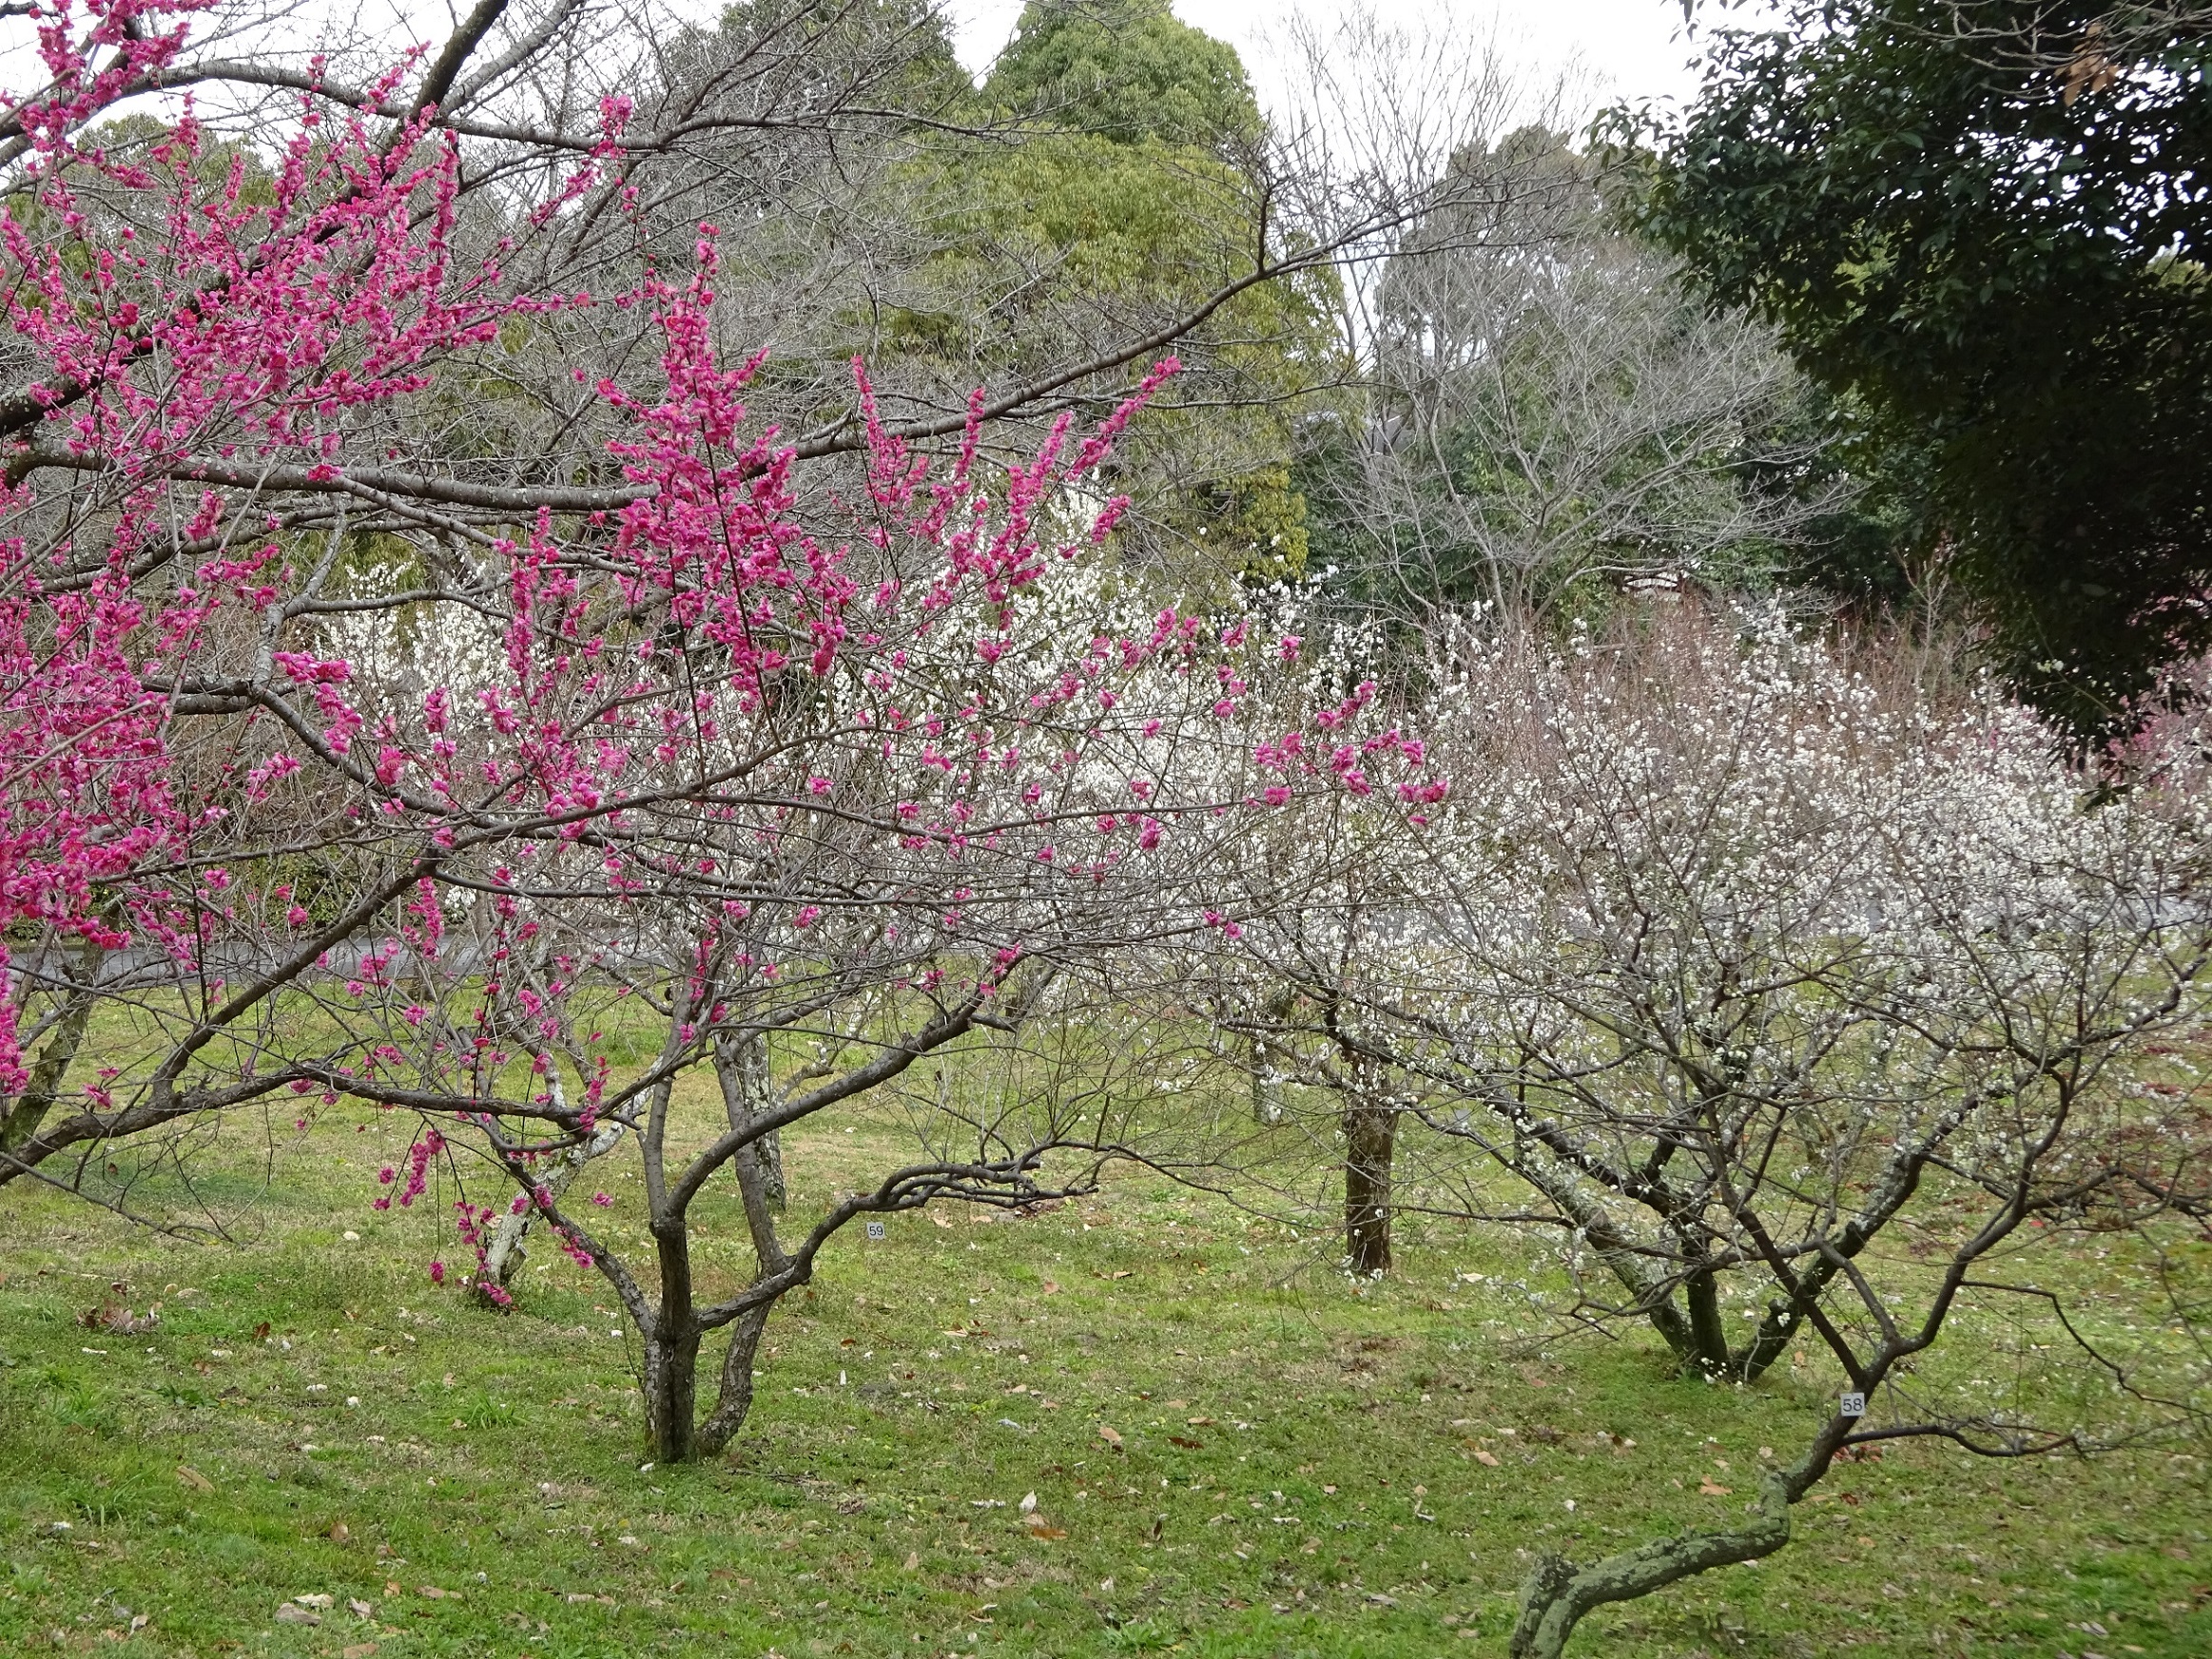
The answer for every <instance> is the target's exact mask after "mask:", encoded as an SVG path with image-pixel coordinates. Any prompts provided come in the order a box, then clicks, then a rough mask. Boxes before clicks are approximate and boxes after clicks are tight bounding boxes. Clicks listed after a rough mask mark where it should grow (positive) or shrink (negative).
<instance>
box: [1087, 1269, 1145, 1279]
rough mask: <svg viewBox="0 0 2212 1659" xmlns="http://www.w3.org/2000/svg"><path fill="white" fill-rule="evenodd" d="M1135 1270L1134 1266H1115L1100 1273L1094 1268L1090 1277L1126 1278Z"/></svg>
mask: <svg viewBox="0 0 2212 1659" xmlns="http://www.w3.org/2000/svg"><path fill="white" fill-rule="evenodd" d="M1135 1271H1136V1269H1135V1268H1134V1267H1117V1268H1116V1269H1115V1270H1114V1271H1113V1272H1111V1273H1100V1272H1098V1271H1097V1270H1096V1269H1095V1268H1094V1269H1093V1270H1092V1273H1091V1277H1092V1278H1094V1279H1127V1278H1128V1277H1129V1276H1130V1275H1131V1274H1133V1273H1135Z"/></svg>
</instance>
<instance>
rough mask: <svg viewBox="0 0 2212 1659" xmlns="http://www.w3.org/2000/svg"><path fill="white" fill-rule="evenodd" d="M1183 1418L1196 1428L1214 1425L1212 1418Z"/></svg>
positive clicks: (1207, 1427)
mask: <svg viewBox="0 0 2212 1659" xmlns="http://www.w3.org/2000/svg"><path fill="white" fill-rule="evenodd" d="M1183 1420H1184V1421H1185V1422H1186V1423H1189V1424H1190V1425H1191V1427H1193V1428H1194V1429H1210V1428H1212V1427H1213V1418H1184V1419H1183Z"/></svg>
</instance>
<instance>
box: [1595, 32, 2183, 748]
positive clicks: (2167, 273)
mask: <svg viewBox="0 0 2212 1659" xmlns="http://www.w3.org/2000/svg"><path fill="white" fill-rule="evenodd" d="M2189 10H2192V9H2187V8H2182V9H2172V8H2168V9H2162V10H2152V9H2145V8H2127V9H2124V10H2123V11H2122V12H2119V13H2112V14H2110V15H2109V16H2108V17H2107V16H2106V15H2105V12H2106V9H2105V7H2104V6H2102V5H2091V4H2085V3H2062V4H2058V5H2049V4H2043V3H2040V0H2039V3H2037V4H2032V5H2030V4H2012V3H2006V0H1949V3H1938V0H1841V3H1838V4H1817V3H1814V0H1794V3H1793V4H1791V5H1789V6H1788V7H1786V8H1785V9H1784V11H1783V13H1782V16H1781V18H1780V20H1779V22H1778V25H1777V26H1776V27H1773V28H1769V29H1721V30H1718V31H1717V32H1716V33H1715V34H1714V35H1713V36H1712V37H1711V40H1712V45H1711V48H1710V54H1709V57H1708V59H1707V65H1706V70H1705V82H1704V86H1703V88H1702V91H1701V93H1700V95H1699V97H1698V101H1697V102H1696V104H1695V105H1694V106H1692V107H1691V108H1690V109H1689V111H1688V112H1687V114H1686V115H1684V116H1683V117H1681V118H1680V119H1678V120H1667V119H1658V120H1653V119H1650V118H1633V117H1627V116H1620V117H1617V118H1616V121H1617V125H1618V126H1619V128H1620V130H1621V132H1622V133H1623V134H1624V135H1625V136H1627V137H1629V138H1630V139H1631V140H1632V141H1633V142H1634V143H1635V144H1636V145H1639V146H1640V148H1641V150H1642V153H1643V154H1644V156H1645V158H1646V159H1647V160H1648V161H1649V163H1650V169H1649V174H1648V180H1647V183H1648V186H1649V187H1648V189H1647V191H1646V192H1645V194H1644V196H1643V199H1642V203H1641V206H1640V218H1641V222H1642V224H1643V227H1644V228H1645V229H1646V230H1647V231H1648V232H1649V233H1651V234H1652V235H1654V236H1655V237H1657V238H1658V239H1659V241H1661V242H1663V243H1664V244H1665V245H1667V246H1669V247H1670V248H1672V249H1674V250H1675V251H1676V252H1678V254H1680V255H1681V256H1682V257H1683V258H1684V260H1686V261H1687V264H1688V267H1689V270H1690V272H1691V273H1692V275H1693V277H1694V278H1695V280H1698V281H1699V282H1700V283H1701V284H1702V285H1703V286H1704V287H1705V289H1706V290H1707V291H1708V293H1709V294H1710V295H1711V296H1712V297H1713V298H1714V299H1717V300H1718V301H1719V302H1721V303H1723V304H1728V305H1742V306H1746V307H1749V308H1750V309H1752V310H1753V311H1754V312H1755V313H1756V314H1758V315H1760V316H1762V317H1764V318H1769V319H1771V320H1772V321H1774V322H1775V323H1776V324H1778V325H1779V327H1780V329H1781V332H1782V335H1783V338H1784V340H1785V342H1786V344H1787V345H1788V347H1789V349H1790V350H1791V351H1792V352H1793V354H1794V355H1795V357H1796V358H1797V360H1798V361H1799V362H1800V364H1802V365H1803V367H1804V368H1805V369H1806V370H1807V371H1808V372H1809V373H1811V374H1812V375H1813V376H1814V377H1815V378H1817V379H1818V380H1820V381H1821V382H1822V383H1823V384H1824V385H1826V386H1827V387H1828V388H1830V389H1831V390H1832V391H1833V392H1834V393H1835V394H1836V395H1838V396H1839V397H1843V398H1846V399H1848V400H1851V402H1852V403H1853V406H1854V407H1855V408H1856V409H1858V410H1863V412H1864V417H1865V425H1866V434H1867V438H1868V440H1869V441H1870V442H1871V443H1872V445H1873V446H1875V447H1876V448H1877V449H1878V452H1879V453H1880V455H1881V456H1882V457H1883V459H1882V462H1881V466H1882V467H1883V468H1884V469H1886V470H1887V471H1888V473H1890V475H1891V477H1892V481H1893V482H1892V492H1894V493H1900V494H1902V495H1904V496H1908V497H1910V496H1912V495H1915V494H1917V495H1918V496H1919V497H1920V501H1919V504H1918V505H1917V506H1913V507H1911V508H1910V509H1909V510H1908V511H1907V512H1906V513H1905V514H1904V516H1905V517H1907V518H1911V517H1914V516H1918V517H1920V518H1921V519H1922V520H1923V524H1922V526H1921V530H1922V533H1923V536H1924V539H1928V540H1934V539H1935V536H1936V535H1940V536H1941V537H1942V538H1945V539H1946V540H1948V542H1949V543H1950V551H1951V552H1952V553H1953V554H1954V558H1953V560H1952V569H1954V570H1955V571H1956V573H1957V575H1958V576H1959V577H1960V578H1961V580H1962V581H1963V583H1964V585H1965V586H1966V588H1968V589H1969V592H1970V593H1971V595H1972V596H1973V597H1974V599H1975V600H1976V601H1977V602H1978V604H1979V607H1980V608H1982V609H1983V611H1984V612H1985V613H1986V615H1987V617H1988V619H1989V622H1990V623H1991V624H1992V625H1993V628H1994V635H1995V644H1996V646H1997V649H1998V651H1999V654H2000V657H2001V661H2002V664H2003V666H2004V667H2005V668H2006V669H2007V671H2008V673H2009V674H2010V675H2011V676H2012V678H2013V679H2014V681H2015V682H2016V683H2017V684H2018V685H2020V686H2021V688H2022V689H2023V690H2024V691H2026V692H2027V693H2028V694H2029V695H2030V696H2032V697H2033V698H2034V699H2035V700H2036V701H2037V702H2039V703H2040V704H2043V705H2044V706H2045V707H2046V708H2047V709H2048V710H2049V711H2051V712H2052V713H2053V714H2055V715H2057V716H2059V717H2060V718H2062V719H2064V720H2065V721H2066V722H2068V723H2070V724H2072V725H2073V726H2075V727H2076V728H2077V729H2080V730H2083V731H2095V730H2099V729H2105V728H2109V727H2111V726H2114V725H2117V724H2124V723H2125V720H2126V718H2127V704H2128V700H2129V699H2131V698H2133V697H2135V696H2137V695H2138V694H2140V693H2141V692H2143V691H2144V689H2146V688H2147V687H2148V686H2149V685H2151V684H2152V683H2153V681H2154V679H2155V677H2156V674H2157V671H2158V669H2159V668H2160V667H2161V666H2163V664H2165V663H2167V662H2169V661H2171V660H2172V659H2174V658H2175V657H2176V656H2179V655H2182V654H2184V653H2188V652H2192V651H2196V650H2201V649H2202V648H2204V647H2205V646H2212V609H2208V608H2206V607H2205V605H2204V604H2203V603H2202V595H2203V593H2204V590H2205V589H2206V588H2207V587H2208V586H2212V494H2208V483H2212V281H2208V280H2207V277H2206V273H2205V270H2204V266H2203V263H2202V260H2203V258H2204V254H2205V242H2206V238H2207V235H2208V234H2212V226H2208V225H2207V221H2206V208H2207V192H2208V190H2212V176H2208V173H2207V165H2208V160H2212V158H2208V151H2212V89H2208V88H2207V87H2206V84H2205V70H2206V67H2207V57H2208V48H2207V43H2206V40H2205V38H2204V33H2203V30H2202V15H2201V13H2200V14H2199V16H2198V19H2197V22H2196V24H2195V25H2194V26H2192V25H2191V24H2190V23H2189V22H2188V21H2187V19H2186V13H2187V12H2188V11H2189ZM1929 531H1933V532H1935V534H1934V535H1931V534H1928V532H1929ZM1851 562H1852V561H1851V559H1849V558H1847V559H1846V563H1847V564H1849V563H1851Z"/></svg>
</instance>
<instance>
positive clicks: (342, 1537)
mask: <svg viewBox="0 0 2212 1659" xmlns="http://www.w3.org/2000/svg"><path fill="white" fill-rule="evenodd" d="M322 1535H323V1536H324V1537H326V1538H328V1539H329V1540H330V1541H331V1542H332V1543H334V1544H342V1543H344V1542H345V1541H346V1540H347V1539H348V1538H350V1537H352V1536H353V1535H354V1534H353V1529H352V1528H351V1527H349V1526H347V1525H346V1524H345V1522H343V1521H332V1522H331V1523H330V1527H329V1530H328V1531H326V1532H325V1533H324V1534H322Z"/></svg>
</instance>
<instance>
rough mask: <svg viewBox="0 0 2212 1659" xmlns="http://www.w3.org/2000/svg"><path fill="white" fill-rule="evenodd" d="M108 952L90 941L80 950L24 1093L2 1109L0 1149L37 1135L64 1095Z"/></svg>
mask: <svg viewBox="0 0 2212 1659" xmlns="http://www.w3.org/2000/svg"><path fill="white" fill-rule="evenodd" d="M103 955H106V952H105V951H104V950H103V949H102V948H101V947H100V946H98V945H95V944H93V943H91V942H90V941H89V940H87V941H86V942H85V944H84V945H83V947H82V948H81V949H80V950H79V951H78V953H77V961H76V963H75V970H76V972H75V983H74V985H73V986H72V987H71V989H70V991H69V993H68V997H67V998H66V999H65V1000H64V1002H63V1004H62V1010H61V1015H60V1017H59V1018H58V1019H57V1020H55V1022H54V1024H53V1026H52V1029H51V1030H49V1032H48V1033H47V1039H46V1044H45V1046H44V1047H43V1048H41V1049H40V1050H39V1052H38V1058H37V1059H36V1060H34V1061H33V1062H31V1067H30V1075H29V1077H27V1078H26V1079H25V1080H24V1086H23V1092H22V1093H21V1094H19V1095H17V1096H16V1097H15V1099H14V1100H13V1101H11V1102H10V1103H9V1105H8V1109H7V1110H6V1111H5V1112H0V1152H11V1151H13V1150H14V1149H15V1148H18V1147H20V1146H22V1145H23V1144H24V1143H25V1142H26V1141H29V1139H30V1138H31V1136H33V1135H35V1134H37V1133H38V1129H39V1126H40V1125H41V1124H43V1123H44V1122H46V1115H47V1113H48V1112H49V1111H51V1110H52V1109H53V1105H54V1102H55V1101H56V1100H57V1099H59V1098H60V1097H61V1091H62V1079H63V1078H65V1077H66V1076H68V1071H69V1067H70V1066H71V1065H73V1064H74V1063H75V1061H76V1058H77V1051H78V1049H80V1048H81V1047H83V1046H84V1041H85V1031H86V1027H87V1024H88V1023H89V1022H90V1020H91V1017H92V985H93V981H94V980H95V979H97V978H98V976H99V973H100V959H101V957H102V956H103Z"/></svg>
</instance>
